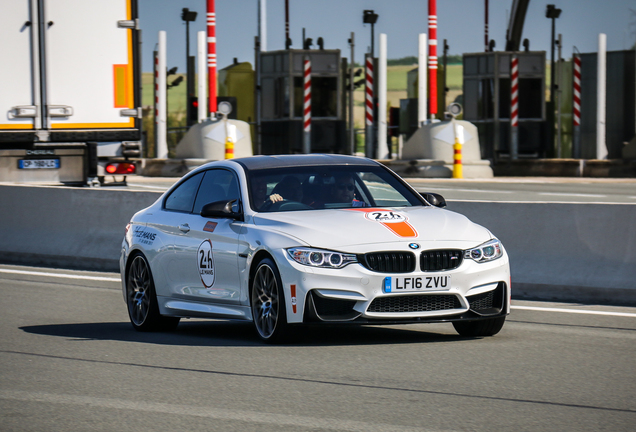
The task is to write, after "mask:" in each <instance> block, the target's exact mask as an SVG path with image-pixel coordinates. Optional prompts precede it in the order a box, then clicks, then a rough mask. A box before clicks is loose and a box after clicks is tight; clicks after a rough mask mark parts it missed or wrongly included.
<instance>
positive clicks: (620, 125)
mask: <svg viewBox="0 0 636 432" xmlns="http://www.w3.org/2000/svg"><path fill="white" fill-rule="evenodd" d="M597 58H598V57H597V53H587V54H581V149H580V151H579V153H580V154H579V155H575V157H576V156H578V157H582V158H584V159H595V158H596V110H597V104H596V101H597V93H596V91H597V73H598V72H597ZM606 64H607V82H606V100H605V109H606V111H605V141H606V145H607V157H608V159H620V158H621V157H622V154H621V153H622V149H623V145H624V143H625V142H628V141H630V140H631V139H632V138H633V137H634V133H636V119H635V118H636V96H635V92H636V67H635V64H636V51H634V50H625V51H608V52H607V57H606Z"/></svg>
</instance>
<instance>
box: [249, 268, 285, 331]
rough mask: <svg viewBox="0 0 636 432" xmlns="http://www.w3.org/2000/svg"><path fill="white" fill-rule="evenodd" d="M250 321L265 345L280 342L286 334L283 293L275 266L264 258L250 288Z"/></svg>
mask: <svg viewBox="0 0 636 432" xmlns="http://www.w3.org/2000/svg"><path fill="white" fill-rule="evenodd" d="M250 300H251V301H250V303H251V308H252V320H253V322H254V328H255V329H256V333H257V334H258V337H259V338H260V339H261V340H262V341H263V342H266V343H275V342H281V341H283V340H284V339H286V336H287V334H288V327H289V326H288V324H287V313H286V310H285V293H284V291H283V284H282V282H281V279H280V273H279V272H278V268H276V264H274V261H272V260H271V259H270V258H264V259H263V260H261V261H260V262H259V263H258V264H257V267H256V271H255V272H254V277H253V278H252V281H251V286H250Z"/></svg>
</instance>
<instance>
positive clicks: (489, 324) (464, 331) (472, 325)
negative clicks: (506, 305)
mask: <svg viewBox="0 0 636 432" xmlns="http://www.w3.org/2000/svg"><path fill="white" fill-rule="evenodd" d="M505 321H506V317H505V316H504V317H499V318H490V319H484V320H476V321H454V322H453V327H455V331H457V333H459V334H460V336H465V337H479V336H494V335H496V334H497V333H499V331H500V330H501V328H502V327H503V325H504V322H505Z"/></svg>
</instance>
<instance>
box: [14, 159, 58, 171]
mask: <svg viewBox="0 0 636 432" xmlns="http://www.w3.org/2000/svg"><path fill="white" fill-rule="evenodd" d="M59 167H60V160H59V159H20V160H19V161H18V168H19V169H58V168H59Z"/></svg>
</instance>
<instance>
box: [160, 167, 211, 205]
mask: <svg viewBox="0 0 636 432" xmlns="http://www.w3.org/2000/svg"><path fill="white" fill-rule="evenodd" d="M202 178H203V173H199V174H197V175H195V176H192V177H190V178H189V179H187V180H186V181H184V182H183V183H181V184H180V185H179V186H178V187H177V188H176V189H175V190H174V191H172V193H171V194H170V195H168V198H166V201H165V203H164V208H165V209H166V210H172V211H180V212H187V213H190V212H191V211H192V205H193V204H194V197H195V195H196V193H197V189H199V184H200V183H201V179H202Z"/></svg>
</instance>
